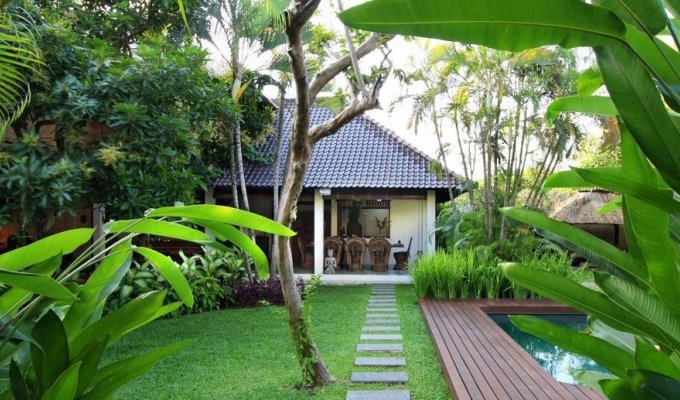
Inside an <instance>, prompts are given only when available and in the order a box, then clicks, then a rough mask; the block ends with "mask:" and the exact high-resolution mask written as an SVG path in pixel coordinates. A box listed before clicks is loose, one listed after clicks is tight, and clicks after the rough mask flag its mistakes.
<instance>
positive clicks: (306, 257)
mask: <svg viewBox="0 0 680 400" xmlns="http://www.w3.org/2000/svg"><path fill="white" fill-rule="evenodd" d="M296 238H297V244H298V248H299V249H300V260H301V263H302V266H301V267H302V268H303V269H313V268H314V253H313V252H311V251H309V250H307V246H305V241H304V240H302V237H300V236H296Z"/></svg>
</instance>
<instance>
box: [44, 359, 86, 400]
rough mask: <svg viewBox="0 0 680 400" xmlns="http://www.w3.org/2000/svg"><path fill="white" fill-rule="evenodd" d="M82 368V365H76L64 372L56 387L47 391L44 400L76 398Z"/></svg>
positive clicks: (53, 386) (55, 383)
mask: <svg viewBox="0 0 680 400" xmlns="http://www.w3.org/2000/svg"><path fill="white" fill-rule="evenodd" d="M80 366H81V364H80V363H75V364H73V365H71V366H70V367H69V368H68V369H67V370H66V371H64V373H63V374H61V375H60V376H59V378H58V379H57V381H56V382H54V385H52V387H50V388H49V389H47V391H46V392H45V394H44V395H43V397H42V400H70V399H73V398H75V395H76V387H77V386H78V372H79V370H80Z"/></svg>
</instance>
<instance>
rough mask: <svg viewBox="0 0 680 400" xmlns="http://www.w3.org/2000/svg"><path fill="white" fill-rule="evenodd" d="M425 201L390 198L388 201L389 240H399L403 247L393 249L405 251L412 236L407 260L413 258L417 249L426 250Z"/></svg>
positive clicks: (391, 260)
mask: <svg viewBox="0 0 680 400" xmlns="http://www.w3.org/2000/svg"><path fill="white" fill-rule="evenodd" d="M426 211H427V201H425V200H392V201H390V220H391V221H392V223H391V226H390V241H391V242H393V243H395V242H396V241H397V240H401V242H402V243H403V244H404V248H403V249H395V250H394V251H406V247H407V246H408V241H409V238H411V237H413V244H411V254H410V256H409V260H410V261H411V262H412V261H413V260H415V257H416V254H417V253H418V251H423V252H426V251H427V230H426V229H427V221H426V220H425V217H426ZM390 265H394V257H391V259H390Z"/></svg>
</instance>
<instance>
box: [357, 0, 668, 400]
mask: <svg viewBox="0 0 680 400" xmlns="http://www.w3.org/2000/svg"><path fill="white" fill-rule="evenodd" d="M382 3H383V0H377V1H373V2H371V3H368V5H367V6H360V7H358V8H356V9H355V10H354V11H353V10H349V11H348V12H347V14H345V15H344V19H345V21H349V20H352V21H353V22H352V25H353V26H363V27H369V26H370V27H371V28H373V29H377V30H389V31H391V32H394V31H401V32H402V33H409V34H421V35H426V36H432V37H438V38H443V39H449V40H457V41H464V42H471V43H479V44H483V45H487V46H492V47H495V48H500V49H509V48H512V49H515V50H522V49H526V48H531V47H535V46H537V45H543V44H560V45H562V46H593V47H594V49H595V54H596V56H597V61H598V66H599V70H600V74H601V77H602V81H603V82H604V84H605V86H606V88H607V91H608V92H609V95H610V97H611V101H612V102H613V104H614V105H615V106H616V111H617V114H618V118H619V120H618V124H619V127H620V128H621V158H622V163H621V166H620V167H608V168H595V169H576V170H574V171H571V172H567V173H562V174H558V176H556V177H554V178H552V182H551V183H550V186H551V187H560V186H566V187H574V186H576V185H579V184H580V185H582V186H597V187H603V188H605V189H608V190H614V191H617V192H619V193H621V194H622V206H621V207H622V209H623V214H624V219H625V226H624V228H625V232H626V237H627V240H628V244H629V250H630V251H629V253H623V252H621V251H619V250H618V249H613V248H609V247H607V246H605V245H604V244H602V243H599V242H595V243H589V242H588V239H589V238H588V237H587V236H586V234H585V233H583V232H581V233H579V232H577V231H575V230H573V229H572V228H570V227H567V226H564V225H560V224H559V223H556V222H555V221H552V222H551V221H549V220H548V219H547V218H546V217H541V216H538V215H536V214H532V213H528V212H524V211H522V210H507V211H505V212H506V213H507V214H512V217H513V218H515V219H518V220H520V221H522V222H525V223H534V224H540V225H541V229H542V230H544V231H545V232H546V233H548V234H549V235H550V236H551V237H553V238H555V239H558V240H560V241H561V242H562V243H566V244H571V245H576V246H582V247H589V248H590V251H591V256H592V257H593V258H595V259H597V260H598V261H600V260H603V261H604V262H605V263H606V264H608V268H606V269H604V268H603V270H602V271H600V272H598V273H597V274H595V284H596V286H597V288H594V289H591V288H588V287H584V286H582V285H578V284H575V283H574V282H572V281H570V280H567V279H563V278H559V277H557V276H555V274H551V273H545V272H541V271H537V270H536V269H535V268H529V267H526V266H523V265H509V266H506V267H505V272H506V275H507V276H508V278H509V279H511V280H512V281H513V282H514V283H518V284H521V285H523V286H525V287H527V288H528V289H530V290H532V291H535V292H537V293H539V294H543V295H545V296H547V297H550V298H552V299H554V300H557V301H560V302H563V303H566V304H569V305H571V306H572V307H574V308H576V309H578V310H581V311H583V312H586V313H588V314H589V315H590V317H591V326H597V327H598V328H597V330H596V329H593V335H595V336H597V337H598V338H601V339H603V340H605V341H606V342H607V343H608V344H607V345H597V344H599V343H600V342H597V344H594V343H596V342H595V341H593V340H592V338H590V337H585V336H580V335H581V334H580V333H576V332H571V331H561V330H559V329H556V328H554V327H551V326H549V325H548V324H546V323H541V322H536V321H524V322H520V324H519V325H521V327H522V328H523V329H526V330H527V331H529V332H530V333H533V334H536V335H538V336H541V335H543V337H546V338H548V339H549V340H552V341H554V342H556V343H557V344H562V345H569V346H571V348H572V349H575V350H577V351H579V352H582V353H584V354H589V355H590V356H591V357H593V358H595V359H600V360H607V361H609V362H610V365H608V367H609V369H610V371H611V372H612V373H613V374H615V375H616V378H614V379H604V380H599V386H600V387H601V389H602V390H603V391H604V392H605V394H606V395H607V396H609V397H610V398H612V399H648V398H658V399H674V398H677V396H678V393H679V392H678V388H679V387H680V380H679V379H680V375H679V374H678V371H680V363H679V362H678V359H680V357H679V355H680V307H679V306H678V303H677V296H678V293H680V271H679V270H678V268H677V266H678V264H679V263H680V251H678V242H677V241H676V239H675V238H676V237H677V236H676V235H675V233H674V232H675V229H676V228H675V227H672V226H673V225H671V223H670V222H669V221H674V220H676V218H677V214H678V210H680V208H679V206H680V202H678V200H677V195H676V193H677V192H678V191H680V130H679V129H678V125H677V111H678V110H680V101H679V100H680V93H679V92H678V90H677V84H678V82H680V73H679V72H678V71H680V54H678V51H677V48H678V47H680V46H679V44H680V42H679V41H678V36H677V34H676V27H675V22H676V20H675V19H676V18H677V17H678V12H679V11H680V8H679V5H678V3H677V1H659V0H646V1H638V2H632V1H607V0H601V1H596V2H594V3H595V4H594V5H591V4H588V3H585V2H580V1H576V0H560V1H515V2H513V3H512V5H508V4H507V2H503V1H501V0H484V1H481V2H476V3H475V4H474V6H472V7H470V4H469V3H468V2H463V1H457V0H456V1H449V2H447V3H445V4H444V3H441V2H435V1H430V0H427V1H425V2H423V1H419V2H418V3H417V7H418V10H419V11H420V12H419V13H411V15H406V14H405V12H407V10H408V11H411V10H413V8H412V6H413V4H414V2H412V1H411V0H404V1H402V2H401V5H400V6H396V7H395V5H394V4H391V6H390V7H381V6H382ZM376 7H377V8H376ZM529 8H531V10H532V12H531V13H528V12H526V11H527V9H529ZM489 10H493V12H490V11H489ZM369 14H370V17H368V16H369ZM435 14H436V17H435ZM669 16H672V17H674V18H672V19H671V18H669ZM418 19H420V21H417V20H418ZM423 20H424V21H439V22H436V23H431V24H422V23H420V22H422V21H423ZM386 22H391V24H389V25H382V24H385V23H386ZM414 22H417V23H414ZM388 26H389V27H388ZM462 26H466V27H474V28H473V29H470V30H468V31H467V32H463V31H462V29H461V27H462ZM386 27H387V28H386ZM664 28H667V29H668V31H669V32H670V33H671V39H672V40H673V41H674V45H675V47H671V46H668V45H667V44H666V43H664V42H663V41H662V39H661V37H660V35H661V34H662V30H665V29H664ZM473 36H474V37H473ZM593 86H595V85H593ZM588 92H589V93H588ZM590 94H592V91H590V90H588V91H585V95H590ZM582 95H583V93H582ZM581 111H592V112H597V109H595V108H593V107H591V106H584V107H582V109H581ZM591 241H592V239H591ZM529 322H530V323H529ZM630 337H633V338H634V341H631V340H630ZM621 338H628V339H627V340H621ZM631 342H634V343H635V344H634V345H632V346H631V345H630V343H631ZM612 346H613V347H612ZM624 352H625V353H627V354H624ZM631 359H632V362H631ZM595 380H598V379H595Z"/></svg>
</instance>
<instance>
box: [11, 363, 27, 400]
mask: <svg viewBox="0 0 680 400" xmlns="http://www.w3.org/2000/svg"><path fill="white" fill-rule="evenodd" d="M9 385H10V390H11V393H12V396H14V400H29V399H28V384H27V383H26V379H24V376H23V374H22V373H21V368H20V367H19V364H17V362H16V360H15V359H14V358H12V359H11V360H10V362H9ZM7 397H8V398H11V397H9V396H7Z"/></svg>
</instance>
